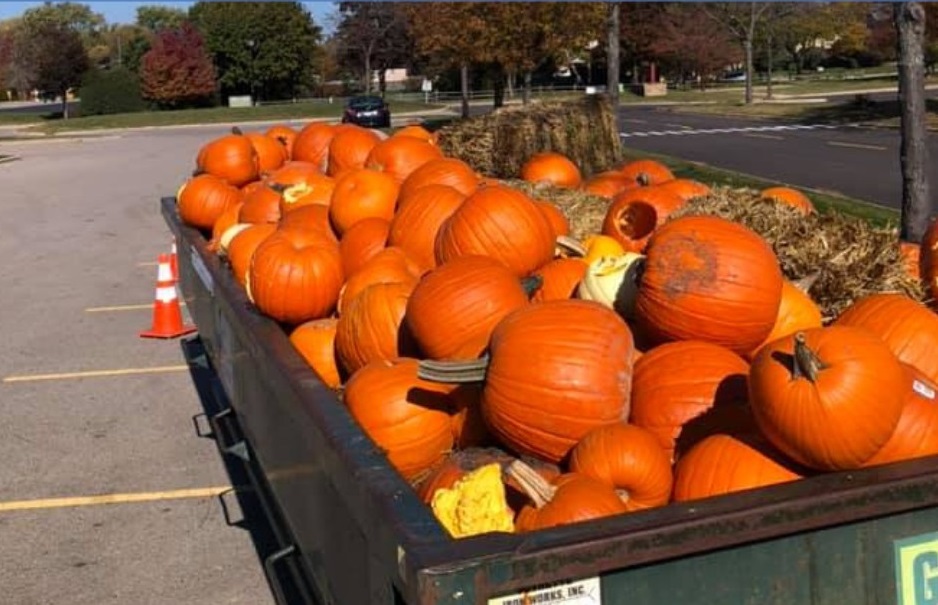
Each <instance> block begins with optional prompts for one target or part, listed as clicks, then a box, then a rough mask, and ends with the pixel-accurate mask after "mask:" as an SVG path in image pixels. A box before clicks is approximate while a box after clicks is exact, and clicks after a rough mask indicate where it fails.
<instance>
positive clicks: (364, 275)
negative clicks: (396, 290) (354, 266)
mask: <svg viewBox="0 0 938 605" xmlns="http://www.w3.org/2000/svg"><path fill="white" fill-rule="evenodd" d="M419 279H420V268H419V267H418V266H417V265H416V264H415V263H414V262H413V261H412V260H411V259H410V258H409V257H408V256H407V253H406V252H404V251H403V250H401V249H400V248H397V247H396V246H389V247H387V248H384V249H383V250H380V251H379V252H377V253H376V254H375V255H374V256H372V257H371V258H370V259H368V260H367V261H366V262H365V264H364V265H362V266H361V268H360V269H359V270H358V271H356V272H355V273H353V274H352V275H350V276H349V278H348V279H347V280H346V282H345V285H344V286H342V291H341V294H340V296H339V315H342V314H343V313H345V311H346V309H347V308H348V304H349V303H350V302H351V301H352V300H354V299H355V297H356V296H358V295H359V294H361V292H362V291H363V290H364V289H365V288H367V287H368V286H371V285H373V284H389V283H403V284H411V285H416V283H417V281H418V280H419Z"/></svg>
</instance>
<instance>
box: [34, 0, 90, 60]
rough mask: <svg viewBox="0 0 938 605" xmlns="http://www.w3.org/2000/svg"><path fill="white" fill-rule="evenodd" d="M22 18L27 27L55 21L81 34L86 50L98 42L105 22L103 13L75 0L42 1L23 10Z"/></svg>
mask: <svg viewBox="0 0 938 605" xmlns="http://www.w3.org/2000/svg"><path fill="white" fill-rule="evenodd" d="M22 20H23V24H24V25H25V26H26V27H27V28H30V27H38V26H39V25H40V24H44V23H55V24H58V25H61V26H63V27H65V28H68V29H70V30H72V31H74V32H76V33H78V35H79V36H81V41H82V44H84V46H85V49H86V50H87V49H90V48H92V47H93V46H95V45H97V44H98V43H99V42H100V35H101V31H102V30H103V29H104V28H105V24H106V21H105V19H104V16H103V15H101V14H100V13H96V12H94V11H93V10H91V7H89V6H88V5H86V4H79V3H77V2H59V3H55V4H53V3H52V2H44V3H43V4H41V5H39V6H36V7H33V8H29V9H26V10H25V11H23V16H22Z"/></svg>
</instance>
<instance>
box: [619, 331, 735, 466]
mask: <svg viewBox="0 0 938 605" xmlns="http://www.w3.org/2000/svg"><path fill="white" fill-rule="evenodd" d="M748 373H749V364H748V363H746V362H745V361H744V360H743V359H742V358H741V357H740V356H739V355H737V354H735V353H733V352H732V351H730V350H729V349H726V348H724V347H721V346H719V345H715V344H711V343H707V342H700V341H693V340H686V341H680V342H671V343H666V344H663V345H660V346H657V347H655V348H653V349H651V350H650V351H648V352H647V353H645V354H644V355H642V357H641V359H639V360H638V361H636V362H635V370H634V372H633V374H632V409H631V414H630V416H629V422H631V423H632V424H634V425H636V426H639V427H642V428H644V429H646V430H648V431H649V432H650V433H651V434H653V435H654V436H655V437H656V438H657V439H658V443H659V444H660V445H661V448H662V449H663V450H664V451H665V452H666V453H667V454H668V457H669V458H670V457H672V456H674V455H675V450H676V449H677V448H678V443H679V442H680V445H681V447H680V449H681V450H685V449H686V448H687V447H688V446H689V445H691V444H692V443H693V442H695V441H699V440H700V438H701V437H704V436H706V435H709V434H711V433H713V432H715V431H720V430H725V429H726V425H727V423H734V424H735V422H736V421H737V419H738V417H740V416H741V415H742V414H743V413H744V411H745V410H744V408H743V407H742V405H743V404H745V402H746V398H747V384H746V376H747V375H748Z"/></svg>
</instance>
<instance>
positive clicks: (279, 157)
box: [244, 132, 287, 174]
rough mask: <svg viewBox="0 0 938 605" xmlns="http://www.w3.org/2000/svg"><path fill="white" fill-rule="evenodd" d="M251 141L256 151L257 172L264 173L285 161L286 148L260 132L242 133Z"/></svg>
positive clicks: (278, 166)
mask: <svg viewBox="0 0 938 605" xmlns="http://www.w3.org/2000/svg"><path fill="white" fill-rule="evenodd" d="M244 136H246V137H247V138H248V140H250V141H251V145H253V146H254V151H255V152H256V153H257V170H258V173H259V174H266V173H268V172H271V171H273V170H276V169H277V168H280V167H281V166H283V163H284V162H286V161H287V149H286V147H284V146H283V145H282V144H280V143H279V142H277V141H276V140H275V139H272V138H270V137H268V136H266V135H264V134H262V133H260V132H249V133H247V134H246V135H244Z"/></svg>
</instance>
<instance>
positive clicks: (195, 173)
mask: <svg viewBox="0 0 938 605" xmlns="http://www.w3.org/2000/svg"><path fill="white" fill-rule="evenodd" d="M202 174H205V171H204V170H202V169H201V168H196V169H195V170H193V171H192V176H194V177H196V176H199V175H202Z"/></svg>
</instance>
